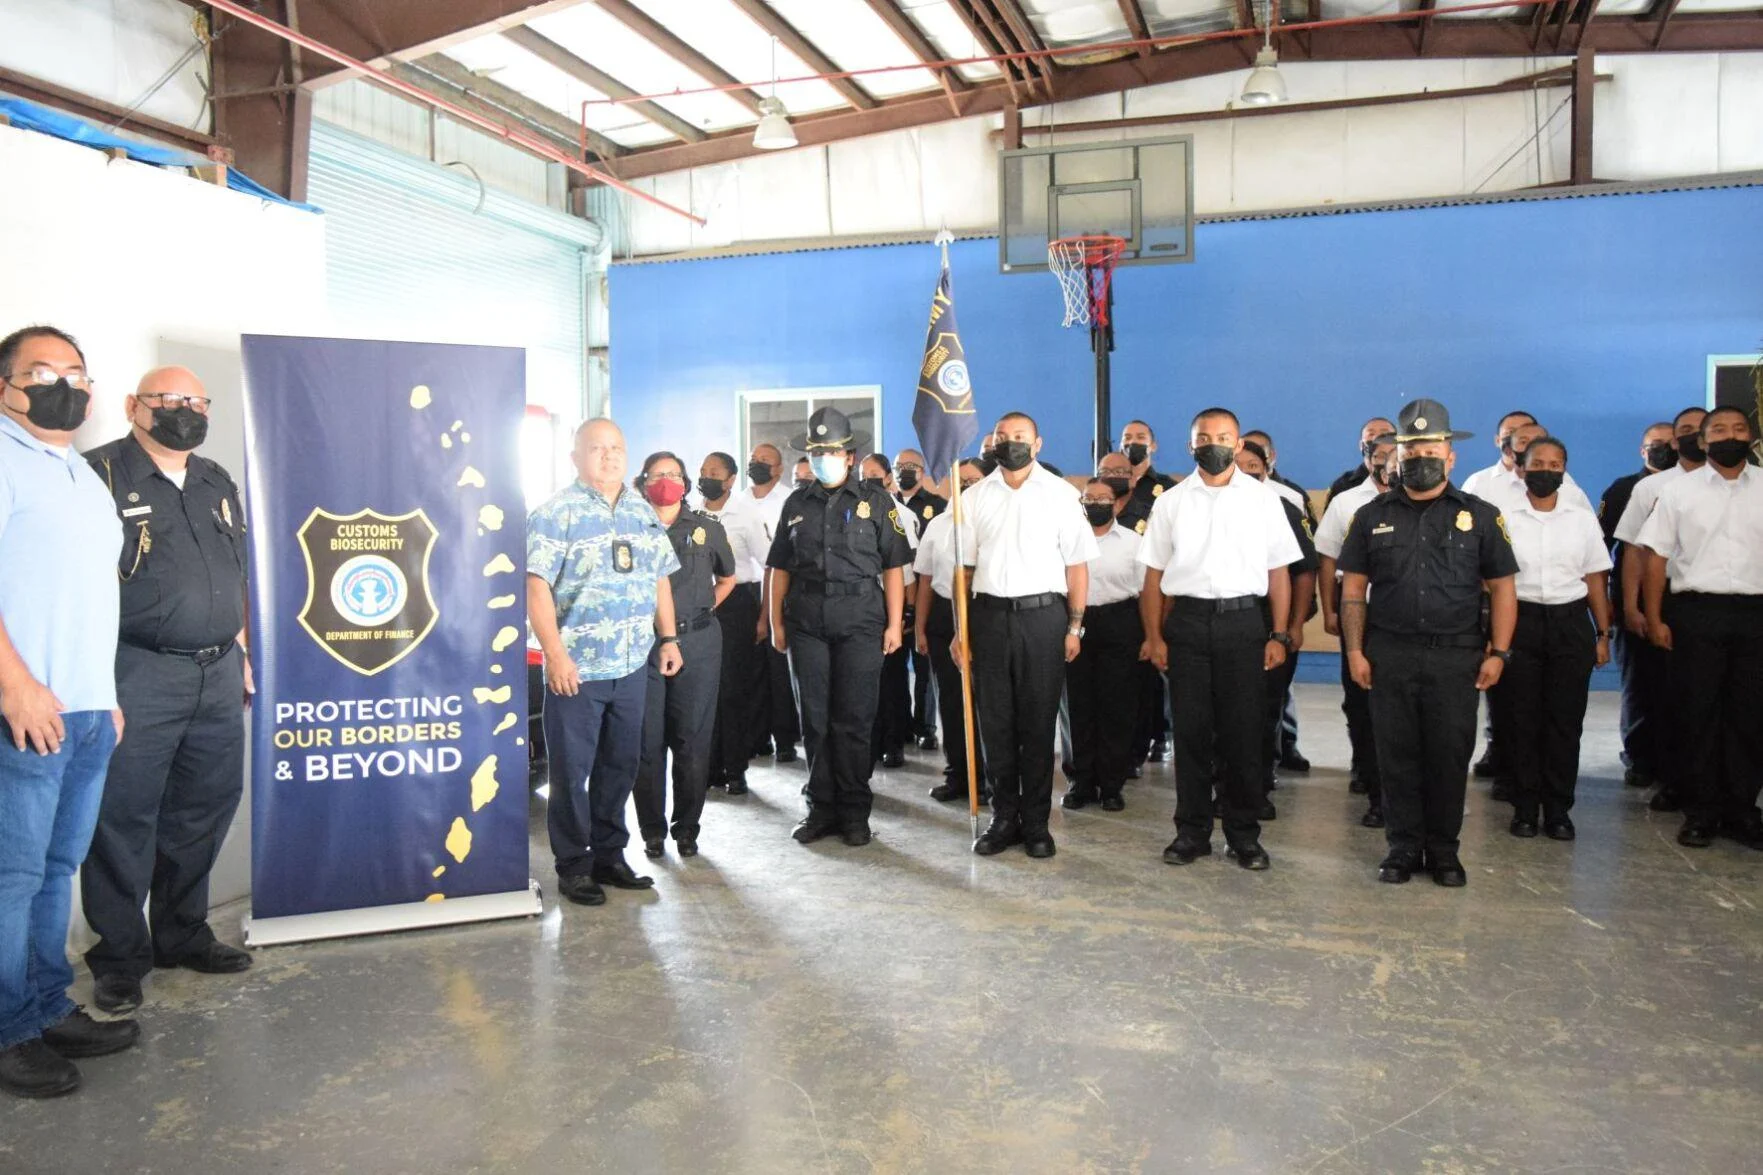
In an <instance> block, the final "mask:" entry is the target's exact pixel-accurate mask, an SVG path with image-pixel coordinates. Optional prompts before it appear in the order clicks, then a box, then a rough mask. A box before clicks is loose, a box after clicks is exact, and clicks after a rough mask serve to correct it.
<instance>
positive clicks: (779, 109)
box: [753, 37, 1283, 151]
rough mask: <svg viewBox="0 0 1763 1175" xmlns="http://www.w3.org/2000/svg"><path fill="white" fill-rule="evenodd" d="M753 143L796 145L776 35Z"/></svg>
mask: <svg viewBox="0 0 1763 1175" xmlns="http://www.w3.org/2000/svg"><path fill="white" fill-rule="evenodd" d="M1282 92H1283V91H1282ZM753 145H754V146H755V147H757V148H759V149H760V150H761V151H783V150H786V149H788V148H790V147H794V146H795V145H796V131H795V128H793V127H791V126H790V118H789V112H788V111H786V110H785V109H784V104H783V103H782V102H780V101H778V98H777V38H776V37H773V38H772V39H771V96H770V97H768V98H761V99H760V100H759V125H758V126H756V127H754V128H753Z"/></svg>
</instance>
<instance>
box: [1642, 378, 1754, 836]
mask: <svg viewBox="0 0 1763 1175" xmlns="http://www.w3.org/2000/svg"><path fill="white" fill-rule="evenodd" d="M1699 439H1700V440H1701V447H1702V449H1703V450H1705V451H1706V453H1707V455H1708V464H1707V466H1706V467H1705V468H1702V469H1698V470H1697V471H1696V472H1694V473H1686V474H1684V475H1683V476H1682V477H1679V478H1677V479H1676V480H1674V481H1672V482H1671V484H1670V485H1668V486H1667V487H1666V489H1665V492H1664V493H1662V494H1660V495H1659V504H1658V505H1657V506H1655V507H1653V514H1652V517H1650V518H1648V519H1647V523H1646V525H1645V526H1643V527H1641V533H1640V540H1639V541H1640V545H1641V546H1643V547H1645V548H1647V550H1648V551H1649V552H1650V553H1651V554H1650V556H1649V558H1648V561H1647V569H1646V581H1645V584H1644V589H1643V590H1644V592H1645V600H1646V603H1645V608H1646V613H1647V631H1648V635H1649V636H1650V638H1651V639H1652V641H1653V643H1654V644H1655V645H1657V646H1659V647H1660V648H1662V649H1668V650H1670V652H1671V696H1672V698H1673V699H1674V700H1675V702H1676V706H1675V717H1676V721H1675V722H1674V723H1672V726H1673V728H1674V731H1675V733H1676V736H1677V755H1676V756H1675V757H1676V759H1677V762H1678V764H1679V767H1680V769H1681V772H1682V774H1681V777H1680V786H1681V787H1682V788H1683V789H1684V795H1683V812H1684V821H1683V829H1682V830H1681V831H1680V832H1679V833H1678V834H1677V843H1678V844H1680V845H1684V846H1686V847H1688V848H1693V849H1701V848H1707V847H1708V845H1710V844H1712V843H1713V840H1714V836H1715V834H1716V833H1724V834H1725V835H1727V836H1730V837H1732V838H1733V839H1734V840H1736V841H1738V842H1739V843H1741V844H1745V845H1749V846H1750V847H1751V848H1754V849H1763V813H1759V812H1758V811H1757V791H1758V783H1759V782H1760V780H1763V720H1760V716H1763V472H1760V471H1758V470H1756V469H1753V468H1752V467H1751V466H1749V465H1748V464H1746V458H1747V456H1748V455H1749V453H1750V452H1751V446H1752V443H1753V441H1755V439H1756V437H1755V436H1754V435H1753V433H1752V431H1751V422H1750V421H1749V420H1748V419H1746V417H1745V414H1744V413H1743V412H1740V411H1739V410H1738V409H1737V408H1731V407H1722V408H1716V409H1714V411H1712V412H1710V413H1708V415H1707V417H1706V418H1704V419H1703V421H1702V430H1701V436H1700V438H1699ZM1678 449H1679V452H1682V451H1683V445H1682V441H1681V438H1680V440H1679V445H1678ZM1667 579H1669V580H1670V584H1671V598H1670V600H1669V601H1667V600H1666V598H1665V585H1666V580H1667Z"/></svg>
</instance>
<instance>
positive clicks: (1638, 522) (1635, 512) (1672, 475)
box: [1612, 465, 1690, 546]
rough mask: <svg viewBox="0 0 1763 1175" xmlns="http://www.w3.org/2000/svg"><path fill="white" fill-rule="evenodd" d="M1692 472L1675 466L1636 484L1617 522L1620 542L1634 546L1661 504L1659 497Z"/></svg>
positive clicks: (1616, 530)
mask: <svg viewBox="0 0 1763 1175" xmlns="http://www.w3.org/2000/svg"><path fill="white" fill-rule="evenodd" d="M1688 472H1690V471H1689V470H1686V469H1685V468H1684V467H1683V466H1681V465H1673V466H1672V467H1671V468H1670V469H1661V470H1660V471H1659V472H1658V473H1654V474H1651V475H1649V476H1647V477H1643V478H1641V480H1640V481H1639V482H1637V483H1636V484H1635V487H1634V493H1632V494H1630V495H1629V496H1628V505H1626V506H1624V507H1623V508H1622V517H1621V518H1618V519H1617V520H1616V529H1615V531H1613V532H1612V533H1614V534H1615V535H1616V539H1617V541H1618V542H1623V543H1627V544H1629V545H1630V546H1633V545H1634V543H1635V540H1636V539H1638V538H1640V537H1641V527H1643V526H1645V525H1646V524H1647V519H1648V518H1649V517H1651V516H1652V513H1653V507H1654V506H1656V505H1658V503H1659V495H1660V494H1662V493H1664V492H1665V491H1666V490H1667V489H1669V488H1671V483H1672V482H1674V481H1676V480H1677V479H1678V478H1680V477H1682V476H1684V475H1685V474H1686V473H1688Z"/></svg>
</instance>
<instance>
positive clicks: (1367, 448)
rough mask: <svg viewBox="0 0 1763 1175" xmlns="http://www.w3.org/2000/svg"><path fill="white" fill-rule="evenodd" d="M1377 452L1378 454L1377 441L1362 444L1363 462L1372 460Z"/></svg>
mask: <svg viewBox="0 0 1763 1175" xmlns="http://www.w3.org/2000/svg"><path fill="white" fill-rule="evenodd" d="M1375 452H1377V442H1376V441H1362V442H1360V445H1359V456H1360V458H1361V459H1362V460H1365V461H1369V460H1371V455H1372V454H1373V453H1375Z"/></svg>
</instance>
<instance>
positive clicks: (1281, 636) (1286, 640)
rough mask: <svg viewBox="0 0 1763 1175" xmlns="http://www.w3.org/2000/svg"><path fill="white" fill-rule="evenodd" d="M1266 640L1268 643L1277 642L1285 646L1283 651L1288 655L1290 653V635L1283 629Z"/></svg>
mask: <svg viewBox="0 0 1763 1175" xmlns="http://www.w3.org/2000/svg"><path fill="white" fill-rule="evenodd" d="M1267 639H1268V640H1270V641H1278V642H1279V643H1280V644H1281V645H1283V646H1285V650H1286V652H1288V653H1289V652H1291V651H1292V634H1291V633H1289V632H1286V631H1284V630H1283V629H1282V630H1281V631H1279V632H1276V633H1274V634H1272V635H1271V636H1269V637H1268V638H1267Z"/></svg>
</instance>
